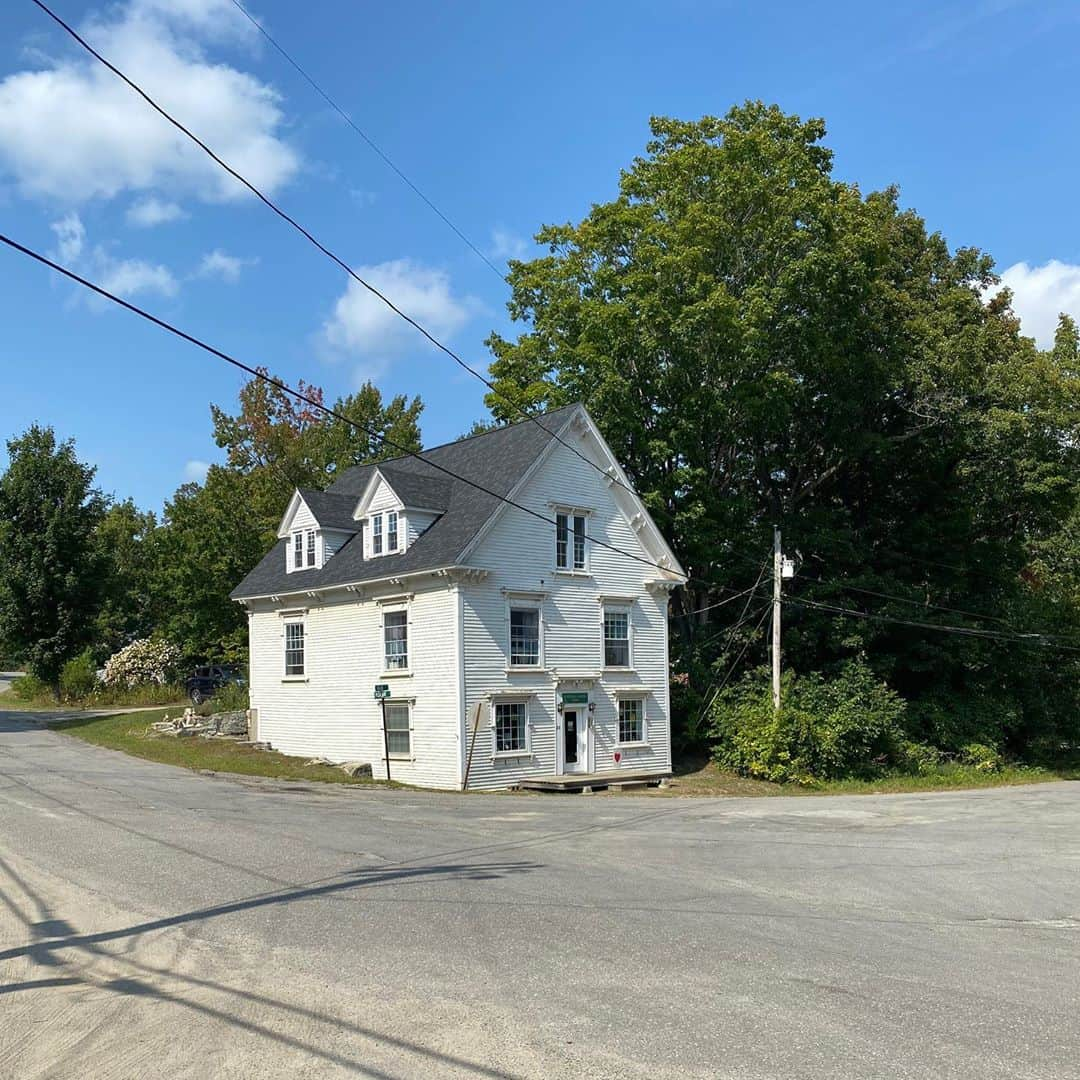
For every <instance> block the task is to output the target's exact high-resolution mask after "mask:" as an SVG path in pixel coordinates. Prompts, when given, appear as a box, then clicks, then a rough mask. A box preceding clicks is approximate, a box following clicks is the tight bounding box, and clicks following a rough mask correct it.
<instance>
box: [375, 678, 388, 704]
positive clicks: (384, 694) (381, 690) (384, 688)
mask: <svg viewBox="0 0 1080 1080" xmlns="http://www.w3.org/2000/svg"><path fill="white" fill-rule="evenodd" d="M389 696H390V684H389V683H384V682H377V683H376V684H375V700H376V701H381V700H382V699H383V698H388V697H389Z"/></svg>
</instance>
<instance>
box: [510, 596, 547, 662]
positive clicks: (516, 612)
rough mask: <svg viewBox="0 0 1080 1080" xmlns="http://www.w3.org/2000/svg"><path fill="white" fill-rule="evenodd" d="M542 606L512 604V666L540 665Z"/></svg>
mask: <svg viewBox="0 0 1080 1080" xmlns="http://www.w3.org/2000/svg"><path fill="white" fill-rule="evenodd" d="M539 665H540V608H539V607H537V606H536V605H530V604H522V605H515V604H511V606H510V666H511V667H539Z"/></svg>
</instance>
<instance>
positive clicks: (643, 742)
mask: <svg viewBox="0 0 1080 1080" xmlns="http://www.w3.org/2000/svg"><path fill="white" fill-rule="evenodd" d="M647 700H648V695H647V694H645V693H644V692H642V691H637V692H635V693H621V694H619V695H618V696H617V697H616V699H615V745H616V746H618V747H619V749H620V750H634V749H638V748H644V747H647V746H649V745H650V743H649V713H648V709H647V708H646V702H647ZM624 701H640V702H641V738H640V739H631V740H629V741H628V742H623V741H622V738H621V737H620V733H619V727H620V723H619V706H620V704H621V703H622V702H624Z"/></svg>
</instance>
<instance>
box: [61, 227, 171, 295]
mask: <svg viewBox="0 0 1080 1080" xmlns="http://www.w3.org/2000/svg"><path fill="white" fill-rule="evenodd" d="M50 228H51V229H52V231H53V232H54V233H56V239H57V250H56V252H55V253H54V254H55V255H56V257H57V259H58V260H59V261H60V262H62V263H63V264H64V265H65V266H67V267H68V268H69V269H76V268H78V269H80V270H83V271H85V272H87V273H88V274H89V275H90V276H92V277H93V278H94V279H95V280H96V281H97V283H98V284H99V285H100V286H101V287H102V288H103V289H107V290H108V291H109V292H113V293H116V294H117V295H118V296H122V297H125V298H126V297H131V296H136V295H138V294H139V293H158V294H159V295H161V296H175V295H176V293H177V291H178V289H179V285H178V284H177V281H176V278H175V277H174V276H173V273H172V271H171V270H170V269H169V268H168V267H167V266H162V265H161V264H160V263H151V262H147V261H146V260H145V259H118V258H116V257H115V256H113V255H112V254H110V253H109V252H108V251H106V250H105V248H103V247H102V246H101V245H100V244H97V245H94V247H92V248H87V245H86V226H85V225H84V224H83V223H82V219H81V218H80V217H79V215H78V214H76V213H75V212H74V211H73V212H72V213H69V214H65V215H64V216H63V217H62V218H61V219H60V220H59V221H54V222H53V223H52V225H51V226H50ZM88 302H89V304H90V306H91V307H92V308H94V309H95V310H99V311H100V310H103V309H104V308H105V307H106V306H107V304H108V302H107V301H106V300H105V299H103V298H102V297H92V298H90V299H89V300H88Z"/></svg>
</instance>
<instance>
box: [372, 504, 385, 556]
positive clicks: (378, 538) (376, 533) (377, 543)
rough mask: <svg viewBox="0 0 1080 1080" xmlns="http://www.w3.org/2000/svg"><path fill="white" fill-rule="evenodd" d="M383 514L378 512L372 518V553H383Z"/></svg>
mask: <svg viewBox="0 0 1080 1080" xmlns="http://www.w3.org/2000/svg"><path fill="white" fill-rule="evenodd" d="M382 540H383V537H382V514H376V515H375V516H374V517H373V518H372V519H371V554H372V555H381V554H382Z"/></svg>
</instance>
